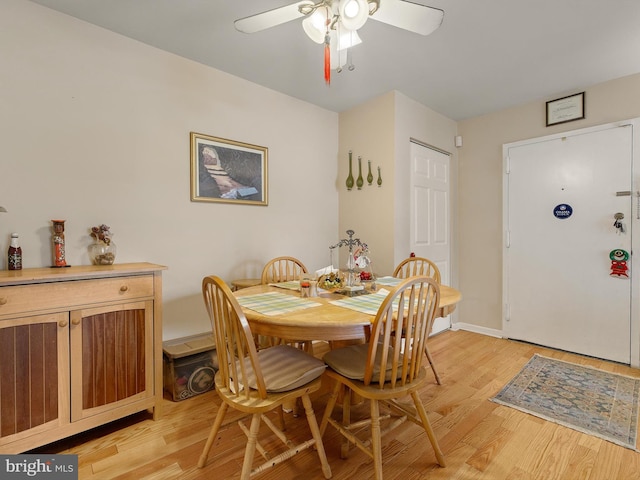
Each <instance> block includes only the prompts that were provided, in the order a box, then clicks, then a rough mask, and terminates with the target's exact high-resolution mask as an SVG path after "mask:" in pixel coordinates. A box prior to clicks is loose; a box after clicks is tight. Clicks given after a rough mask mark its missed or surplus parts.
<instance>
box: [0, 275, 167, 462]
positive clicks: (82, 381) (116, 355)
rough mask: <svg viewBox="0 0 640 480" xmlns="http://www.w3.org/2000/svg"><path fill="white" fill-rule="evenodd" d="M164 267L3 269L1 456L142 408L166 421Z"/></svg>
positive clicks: (0, 298) (0, 292)
mask: <svg viewBox="0 0 640 480" xmlns="http://www.w3.org/2000/svg"><path fill="white" fill-rule="evenodd" d="M165 269H166V267H163V266H161V265H154V264H151V263H129V264H115V265H110V266H77V267H73V266H72V267H68V268H30V269H24V270H18V271H0V454H10V453H21V452H25V451H28V450H31V449H33V448H36V447H39V446H42V445H45V444H48V443H51V442H53V441H56V440H59V439H62V438H65V437H68V436H70V435H74V434H76V433H79V432H82V431H84V430H88V429H90V428H94V427H96V426H99V425H102V424H105V423H107V422H110V421H112V420H115V419H118V418H122V417H124V416H127V415H130V414H132V413H135V412H139V411H142V410H149V411H153V417H154V419H157V418H159V416H160V415H161V402H162V271H163V270H165Z"/></svg>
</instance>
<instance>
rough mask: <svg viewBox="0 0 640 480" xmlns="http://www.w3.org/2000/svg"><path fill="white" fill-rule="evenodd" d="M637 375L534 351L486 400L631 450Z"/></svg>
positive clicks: (639, 381)
mask: <svg viewBox="0 0 640 480" xmlns="http://www.w3.org/2000/svg"><path fill="white" fill-rule="evenodd" d="M639 392H640V378H633V377H628V376H624V375H618V374H615V373H609V372H604V371H602V370H597V369H595V368H592V367H587V366H584V365H576V364H573V363H567V362H563V361H561V360H555V359H552V358H547V357H543V356H541V355H537V354H536V355H534V356H533V357H532V358H531V360H529V362H528V363H527V364H526V365H525V366H524V367H523V368H522V370H521V371H520V373H518V374H517V375H516V376H515V377H514V378H513V379H512V380H511V381H510V382H509V383H508V384H507V385H505V387H504V388H503V389H502V390H501V391H500V393H498V394H497V395H496V396H495V397H494V398H492V399H491V400H492V401H494V402H496V403H499V404H501V405H506V406H509V407H513V408H516V409H518V410H521V411H523V412H526V413H529V414H531V415H535V416H537V417H540V418H543V419H545V420H549V421H551V422H555V423H558V424H560V425H564V426H565V427H569V428H573V429H574V430H578V431H580V432H583V433H587V434H590V435H594V436H596V437H599V438H602V439H604V440H607V441H610V442H613V443H615V444H617V445H621V446H623V447H626V448H630V449H633V450H635V449H636V432H637V430H638V401H639V400H640V397H639Z"/></svg>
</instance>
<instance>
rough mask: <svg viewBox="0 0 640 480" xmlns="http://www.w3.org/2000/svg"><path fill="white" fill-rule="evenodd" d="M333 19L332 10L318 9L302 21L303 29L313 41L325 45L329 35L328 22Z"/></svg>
mask: <svg viewBox="0 0 640 480" xmlns="http://www.w3.org/2000/svg"><path fill="white" fill-rule="evenodd" d="M332 17H333V15H332V14H331V11H330V9H328V8H317V9H316V10H315V11H314V12H313V13H312V14H311V15H309V16H308V17H307V18H305V19H304V20H303V21H302V28H303V29H304V33H306V34H307V37H309V38H310V39H311V40H313V41H314V42H316V43H319V44H322V43H324V36H325V35H326V33H327V22H328V21H330V19H331V18H332Z"/></svg>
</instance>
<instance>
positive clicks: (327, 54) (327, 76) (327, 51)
mask: <svg viewBox="0 0 640 480" xmlns="http://www.w3.org/2000/svg"><path fill="white" fill-rule="evenodd" d="M329 42H330V40H329V35H327V36H326V37H325V39H324V81H325V82H326V84H327V85H330V84H331V48H330V47H329Z"/></svg>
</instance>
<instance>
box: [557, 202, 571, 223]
mask: <svg viewBox="0 0 640 480" xmlns="http://www.w3.org/2000/svg"><path fill="white" fill-rule="evenodd" d="M572 214H573V208H571V205H567V204H566V203H561V204H560V205H557V206H555V207H554V208H553V215H554V216H555V217H556V218H560V219H564V218H569V217H570V216H571V215H572Z"/></svg>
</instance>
